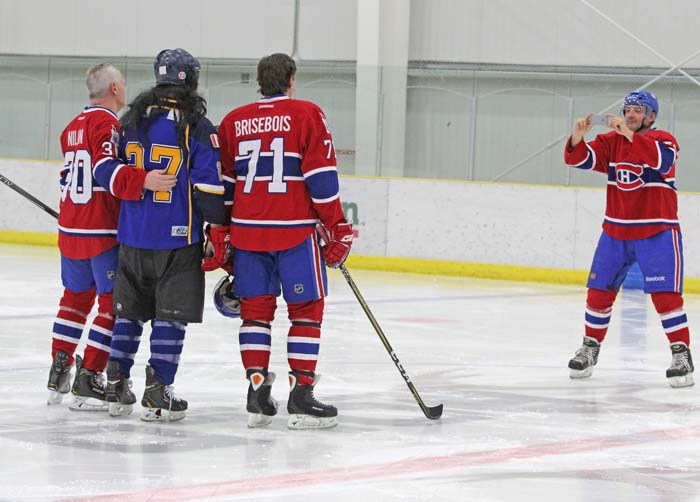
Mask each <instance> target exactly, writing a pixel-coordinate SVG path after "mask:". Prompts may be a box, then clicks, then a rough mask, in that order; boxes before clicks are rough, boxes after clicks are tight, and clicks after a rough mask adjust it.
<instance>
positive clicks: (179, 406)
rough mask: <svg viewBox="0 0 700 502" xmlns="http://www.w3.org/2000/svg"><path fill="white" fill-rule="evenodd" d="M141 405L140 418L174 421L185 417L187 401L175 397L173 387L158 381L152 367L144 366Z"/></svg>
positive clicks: (148, 420)
mask: <svg viewBox="0 0 700 502" xmlns="http://www.w3.org/2000/svg"><path fill="white" fill-rule="evenodd" d="M141 406H143V410H142V411H141V420H144V421H146V422H154V421H159V420H163V421H166V422H174V421H176V420H182V419H183V418H185V411H186V410H187V401H185V400H184V399H179V398H177V397H175V392H174V390H173V388H172V387H171V386H170V385H163V384H162V383H160V382H159V381H158V379H157V378H156V375H155V372H154V371H153V368H151V367H150V366H146V390H144V392H143V399H141Z"/></svg>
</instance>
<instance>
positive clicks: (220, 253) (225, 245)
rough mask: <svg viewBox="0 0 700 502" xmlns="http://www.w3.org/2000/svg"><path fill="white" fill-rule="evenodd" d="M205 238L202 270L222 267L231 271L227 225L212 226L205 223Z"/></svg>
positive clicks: (230, 252)
mask: <svg viewBox="0 0 700 502" xmlns="http://www.w3.org/2000/svg"><path fill="white" fill-rule="evenodd" d="M204 234H205V235H206V237H207V240H206V241H205V243H204V259H203V260H202V270H204V271H205V272H210V271H212V270H216V269H217V268H223V269H224V270H226V271H227V272H228V273H229V274H230V273H231V270H232V266H231V256H232V253H233V248H231V243H230V241H231V235H230V233H229V227H228V225H220V226H216V227H213V226H211V225H207V227H206V229H205V230H204Z"/></svg>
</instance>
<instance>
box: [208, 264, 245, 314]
mask: <svg viewBox="0 0 700 502" xmlns="http://www.w3.org/2000/svg"><path fill="white" fill-rule="evenodd" d="M214 306H215V307H216V310H218V311H219V313H220V314H221V315H222V316H224V317H233V318H236V317H241V300H240V298H238V297H237V296H236V293H235V292H234V291H233V276H232V275H227V276H226V277H222V278H221V280H219V282H218V283H216V287H215V288H214Z"/></svg>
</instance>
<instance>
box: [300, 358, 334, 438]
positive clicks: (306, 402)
mask: <svg viewBox="0 0 700 502" xmlns="http://www.w3.org/2000/svg"><path fill="white" fill-rule="evenodd" d="M300 373H301V372H296V371H290V372H289V387H290V390H289V401H287V411H288V412H289V420H288V421H287V427H289V428H290V429H326V428H328V427H335V426H336V425H338V410H337V409H336V408H335V406H330V405H328V404H323V403H321V402H319V401H317V400H316V398H315V397H314V386H315V385H316V384H317V383H318V380H319V378H320V375H314V374H313V373H312V372H310V371H309V372H304V373H303V374H304V375H308V376H310V377H312V378H313V379H314V381H313V383H312V384H311V385H299V383H298V380H297V376H298V375H299V374H300Z"/></svg>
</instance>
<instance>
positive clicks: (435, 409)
mask: <svg viewBox="0 0 700 502" xmlns="http://www.w3.org/2000/svg"><path fill="white" fill-rule="evenodd" d="M338 268H340V271H341V272H342V273H343V277H345V280H346V281H347V283H348V285H349V286H350V289H352V292H353V293H354V294H355V298H357V301H358V302H360V306H361V307H362V310H364V311H365V314H367V318H368V319H369V322H370V323H371V324H372V327H373V328H374V331H376V332H377V335H379V339H380V340H381V341H382V343H383V344H384V348H385V349H386V351H387V352H388V353H389V355H390V356H391V360H392V361H394V364H395V365H396V367H397V368H398V370H399V373H401V376H402V377H403V379H404V380H405V381H406V385H408V388H409V389H410V390H411V393H412V394H413V397H414V398H416V401H417V402H418V406H420V409H421V410H423V413H424V414H425V416H426V417H427V418H429V419H430V420H437V419H438V418H440V417H441V416H442V404H438V405H437V406H427V405H426V404H425V403H424V402H423V400H422V399H421V397H420V394H418V391H417V390H416V387H415V386H414V385H413V382H411V378H410V377H409V376H408V373H406V370H405V369H404V367H403V365H402V364H401V361H399V358H398V356H397V355H396V352H394V349H393V348H392V347H391V344H390V343H389V340H387V338H386V336H385V335H384V332H383V331H382V328H381V327H380V326H379V323H378V322H377V320H376V319H375V318H374V315H372V311H371V310H370V309H369V305H367V302H366V301H365V299H364V298H363V297H362V294H361V293H360V290H359V289H358V288H357V285H356V284H355V281H353V280H352V277H351V276H350V272H348V269H347V268H345V265H342V264H341V265H340V266H339V267H338Z"/></svg>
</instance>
